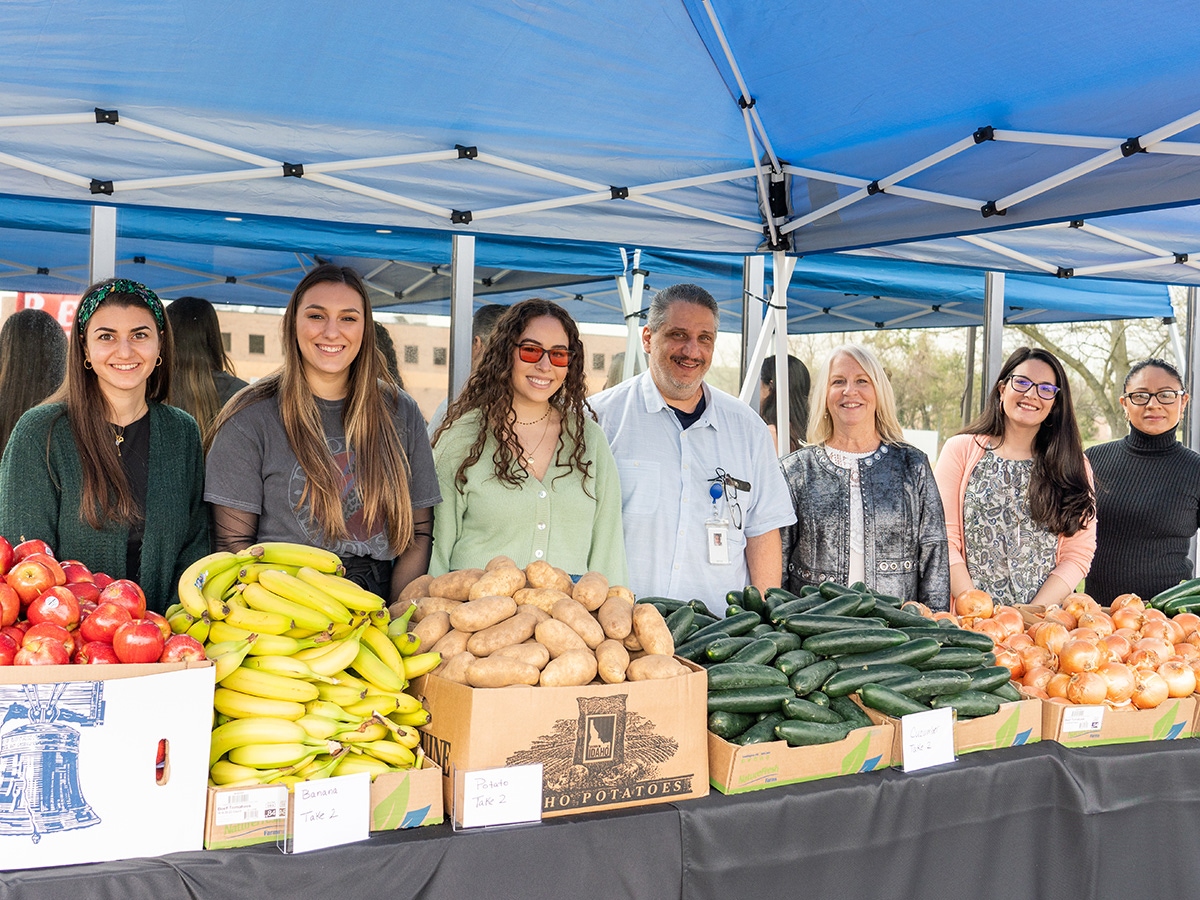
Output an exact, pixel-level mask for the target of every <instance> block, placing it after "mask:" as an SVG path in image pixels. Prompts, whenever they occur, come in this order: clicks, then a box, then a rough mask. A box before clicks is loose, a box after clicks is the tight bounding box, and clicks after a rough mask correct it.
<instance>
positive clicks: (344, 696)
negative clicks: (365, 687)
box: [316, 684, 366, 708]
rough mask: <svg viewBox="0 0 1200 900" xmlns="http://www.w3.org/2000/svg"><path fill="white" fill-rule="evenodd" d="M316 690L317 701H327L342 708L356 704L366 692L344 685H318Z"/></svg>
mask: <svg viewBox="0 0 1200 900" xmlns="http://www.w3.org/2000/svg"><path fill="white" fill-rule="evenodd" d="M316 688H317V699H320V700H328V701H329V702H330V703H336V704H337V705H338V706H341V707H343V708H345V707H347V706H349V705H350V704H351V703H357V702H358V701H359V700H362V699H363V697H365V696H366V691H362V690H359V689H358V688H353V687H350V686H349V685H344V684H318V685H317V686H316Z"/></svg>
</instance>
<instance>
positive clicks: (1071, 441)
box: [959, 347, 1096, 537]
mask: <svg viewBox="0 0 1200 900" xmlns="http://www.w3.org/2000/svg"><path fill="white" fill-rule="evenodd" d="M1027 359H1034V360H1038V361H1040V362H1044V363H1045V364H1046V365H1048V366H1049V367H1050V368H1051V369H1053V370H1054V382H1055V384H1057V385H1058V387H1059V391H1058V396H1057V397H1055V398H1054V403H1053V404H1052V405H1051V407H1050V414H1049V415H1047V416H1046V418H1045V419H1044V420H1043V421H1042V424H1041V427H1040V428H1038V432H1037V435H1036V436H1035V437H1034V440H1033V471H1032V472H1031V473H1030V475H1029V514H1030V516H1031V517H1032V518H1033V521H1034V522H1036V523H1037V524H1038V525H1040V526H1041V527H1043V528H1045V529H1047V530H1048V531H1051V532H1053V533H1054V534H1065V535H1067V536H1068V537H1070V536H1071V535H1073V534H1075V533H1076V532H1077V531H1079V530H1080V529H1081V528H1083V527H1084V526H1085V525H1087V523H1088V522H1089V521H1090V520H1091V519H1092V518H1094V517H1095V515H1096V496H1095V493H1094V492H1093V491H1092V487H1091V485H1090V484H1089V483H1088V477H1087V469H1086V468H1085V466H1084V457H1083V438H1082V437H1081V436H1080V434H1079V423H1078V422H1076V421H1075V404H1074V403H1073V402H1072V401H1071V383H1070V382H1069V381H1067V372H1066V369H1064V368H1063V364H1062V363H1061V362H1059V360H1058V357H1057V356H1055V355H1054V354H1053V353H1051V352H1050V351H1048V350H1043V349H1041V348H1040V347H1018V348H1017V349H1016V350H1014V351H1013V352H1012V354H1011V355H1010V356H1009V357H1008V359H1006V360H1005V361H1004V365H1003V366H1002V367H1001V369H1000V377H999V378H997V379H996V383H995V385H993V387H992V390H991V393H989V394H988V398H987V403H986V404H985V405H984V408H983V412H981V413H980V414H979V417H978V418H977V419H975V421H973V422H971V424H969V425H968V426H967V427H966V428H964V429H963V430H962V431H961V432H959V433H960V434H977V435H984V436H987V437H991V438H999V439H1000V441H1001V442H1003V440H1004V426H1005V423H1006V422H1007V419H1006V418H1005V415H1004V406H1003V402H1002V400H1001V398H1000V386H1001V385H1002V384H1004V383H1005V382H1007V381H1008V378H1009V376H1010V375H1012V373H1013V370H1014V369H1016V367H1017V366H1019V365H1020V364H1021V363H1023V362H1025V361H1026V360H1027Z"/></svg>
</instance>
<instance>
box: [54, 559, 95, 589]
mask: <svg viewBox="0 0 1200 900" xmlns="http://www.w3.org/2000/svg"><path fill="white" fill-rule="evenodd" d="M60 565H61V566H62V570H63V574H64V575H66V576H67V584H95V583H96V578H95V576H94V575H92V570H91V569H89V568H88V567H87V566H85V565H84V564H83V563H81V562H80V561H79V560H77V559H68V560H64V561H63V562H62V563H60Z"/></svg>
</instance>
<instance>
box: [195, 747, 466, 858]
mask: <svg viewBox="0 0 1200 900" xmlns="http://www.w3.org/2000/svg"><path fill="white" fill-rule="evenodd" d="M421 762H422V765H421V768H419V769H410V770H409V771H407V772H388V773H386V774H384V775H380V776H378V777H377V778H376V779H375V780H374V781H372V782H371V808H370V816H371V825H370V830H371V831H393V830H395V829H397V828H416V827H418V826H421V825H438V824H440V823H441V821H442V818H443V816H442V810H443V806H442V770H441V769H439V768H438V767H437V766H436V765H434V764H433V763H432V762H430V761H429V760H428V759H422V761H421ZM315 783H319V782H315ZM277 796H278V788H272V787H271V785H255V786H251V787H223V788H215V787H210V788H209V789H208V809H207V813H206V815H205V818H204V848H205V849H206V850H224V849H226V848H228V847H246V846H248V845H250V844H264V843H273V842H275V841H277V840H279V839H280V838H282V837H284V835H285V833H290V832H291V827H292V825H291V823H292V811H291V808H290V806H289V807H288V808H286V809H281V808H279V807H278V806H277V805H276V803H275V802H274V800H273V799H270V800H269V799H267V798H274V797H277Z"/></svg>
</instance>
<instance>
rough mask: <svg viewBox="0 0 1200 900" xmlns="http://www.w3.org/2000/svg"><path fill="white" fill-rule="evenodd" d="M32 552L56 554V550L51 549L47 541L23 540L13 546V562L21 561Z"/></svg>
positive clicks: (48, 554)
mask: <svg viewBox="0 0 1200 900" xmlns="http://www.w3.org/2000/svg"><path fill="white" fill-rule="evenodd" d="M31 553H45V554H46V555H47V556H51V557H52V556H54V551H53V550H51V549H50V545H49V544H47V543H46V542H45V541H38V540H32V541H21V543H19V544H17V546H15V547H13V562H14V563H19V562H20V561H21V560H23V559H24V558H25V557H27V556H29V555H30V554H31Z"/></svg>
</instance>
